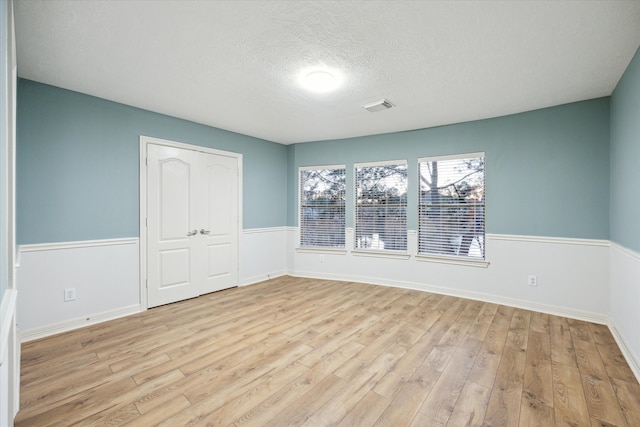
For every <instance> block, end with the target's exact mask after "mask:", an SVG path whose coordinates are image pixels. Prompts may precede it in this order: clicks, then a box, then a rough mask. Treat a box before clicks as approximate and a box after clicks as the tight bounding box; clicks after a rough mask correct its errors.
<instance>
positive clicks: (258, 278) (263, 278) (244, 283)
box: [238, 270, 288, 287]
mask: <svg viewBox="0 0 640 427" xmlns="http://www.w3.org/2000/svg"><path fill="white" fill-rule="evenodd" d="M287 273H288V272H287V271H286V270H280V271H272V272H271V273H267V274H260V275H257V276H253V277H247V278H245V279H244V280H243V281H242V283H241V284H240V285H238V286H240V287H241V286H251V285H256V284H258V283H262V282H264V281H266V280H271V279H275V278H277V277H282V276H286V275H287Z"/></svg>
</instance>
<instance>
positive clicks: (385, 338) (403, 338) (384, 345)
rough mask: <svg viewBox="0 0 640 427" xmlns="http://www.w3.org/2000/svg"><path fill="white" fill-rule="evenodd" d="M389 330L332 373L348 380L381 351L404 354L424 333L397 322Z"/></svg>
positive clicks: (411, 326)
mask: <svg viewBox="0 0 640 427" xmlns="http://www.w3.org/2000/svg"><path fill="white" fill-rule="evenodd" d="M391 331H393V332H391ZM390 332H391V333H389V334H386V335H381V336H379V337H378V338H377V339H376V340H374V341H373V342H371V344H369V345H368V346H366V347H364V348H363V349H362V351H361V352H360V353H358V354H357V355H356V356H355V357H353V358H351V359H350V360H348V361H347V362H345V364H344V365H342V366H341V367H339V368H338V369H336V370H335V371H334V375H337V376H339V377H340V378H342V379H345V380H350V379H351V378H353V377H354V376H355V375H356V374H357V373H358V372H359V371H360V370H362V369H363V368H364V367H366V366H369V365H370V364H371V363H372V362H373V361H374V360H375V359H376V358H377V357H378V356H379V355H380V354H381V353H384V352H391V353H397V354H404V353H406V351H407V349H408V348H410V347H413V345H414V344H415V342H416V341H418V339H420V337H421V336H422V335H424V331H422V330H419V329H418V328H416V327H415V326H413V325H410V324H406V323H402V324H398V325H397V326H396V327H395V328H394V329H392V330H390Z"/></svg>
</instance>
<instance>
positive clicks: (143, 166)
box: [138, 135, 243, 311]
mask: <svg viewBox="0 0 640 427" xmlns="http://www.w3.org/2000/svg"><path fill="white" fill-rule="evenodd" d="M149 144H156V145H162V146H168V147H175V148H180V149H184V150H191V151H197V152H200V153H208V154H214V155H217V156H225V157H232V158H235V159H237V161H238V218H237V220H238V236H237V239H238V252H237V254H236V257H237V259H238V266H237V267H238V271H237V272H236V275H237V277H238V285H240V281H241V273H242V233H243V229H242V217H243V210H242V200H243V197H242V193H243V187H242V186H243V183H242V176H243V171H242V164H243V160H242V159H243V157H242V154H241V153H234V152H231V151H223V150H218V149H215V148H209V147H204V146H201V145H193V144H185V143H183V142H176V141H169V140H167V139H160V138H154V137H151V136H145V135H140V171H139V172H140V175H139V176H140V179H139V182H140V195H139V200H138V205H139V211H140V263H139V264H140V310H141V311H144V310H146V309H147V307H148V304H147V203H146V201H147V167H148V166H147V151H148V148H147V147H148V145H149Z"/></svg>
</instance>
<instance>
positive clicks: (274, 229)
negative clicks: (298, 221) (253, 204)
mask: <svg viewBox="0 0 640 427" xmlns="http://www.w3.org/2000/svg"><path fill="white" fill-rule="evenodd" d="M289 228H293V227H286V226H284V227H268V228H245V229H244V230H242V233H244V234H260V233H278V232H282V231H285V232H286V231H289Z"/></svg>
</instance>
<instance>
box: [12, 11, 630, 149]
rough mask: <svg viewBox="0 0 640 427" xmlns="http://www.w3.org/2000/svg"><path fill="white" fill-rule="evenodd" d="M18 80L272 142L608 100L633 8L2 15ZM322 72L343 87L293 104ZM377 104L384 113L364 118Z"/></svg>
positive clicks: (624, 60) (623, 61) (625, 59)
mask: <svg viewBox="0 0 640 427" xmlns="http://www.w3.org/2000/svg"><path fill="white" fill-rule="evenodd" d="M15 14H16V15H15V20H16V39H17V57H18V74H19V75H20V76H21V77H24V78H27V79H31V80H35V81H39V82H43V83H47V84H51V85H54V86H59V87H62V88H66V89H71V90H74V91H78V92H83V93H87V94H90V95H95V96H98V97H101V98H105V99H109V100H113V101H117V102H121V103H125V104H129V105H133V106H136V107H140V108H144V109H148V110H152V111H156V112H160V113H164V114H169V115H171V116H175V117H180V118H184V119H188V120H192V121H195V122H199V123H203V124H207V125H211V126H215V127H218V128H222V129H227V130H231V131H235V132H239V133H243V134H246V135H251V136H255V137H259V138H263V139H267V140H270V141H275V142H280V143H284V144H289V143H295V142H306V141H314V140H322V139H336V138H345V137H353V136H361V135H370V134H379V133H386V132H394V131H403V130H410V129H418V128H425V127H432V126H438V125H443V124H449V123H456V122H462V121H468V120H475V119H482V118H488V117H496V116H501V115H505V114H511V113H516V112H521V111H527V110H532V109H537V108H542V107H547V106H551V105H557V104H563V103H567V102H573V101H579V100H585V99H591V98H596V97H601V96H607V95H610V94H611V92H612V91H613V89H614V88H615V85H616V83H617V82H618V80H619V79H620V77H621V75H622V73H623V72H624V70H625V68H626V67H627V65H628V64H629V62H630V60H631V58H632V57H633V55H634V53H635V52H636V50H637V48H638V46H639V45H640V1H456V2H450V1H430V2H409V1H336V2H333V1H300V2H299V1H168V0H164V1H147V0H144V1H92V0H85V1H63V0H57V1H43V0H29V1H26V0H16V1H15ZM318 65H323V66H327V67H332V68H335V69H337V70H339V72H340V73H341V74H342V75H343V77H344V83H343V86H342V87H341V88H339V89H338V90H336V91H334V92H332V93H328V94H315V93H309V92H306V91H304V90H303V89H302V88H301V87H300V86H299V85H298V83H297V78H298V74H299V73H300V71H301V70H302V69H305V68H306V67H310V66H318ZM380 98H387V99H389V100H390V101H392V102H393V103H394V104H395V105H396V106H397V107H395V108H393V109H390V110H386V111H382V112H378V113H369V112H367V111H366V110H364V109H363V108H362V107H361V106H362V105H363V104H366V103H368V102H371V101H375V100H378V99H380Z"/></svg>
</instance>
